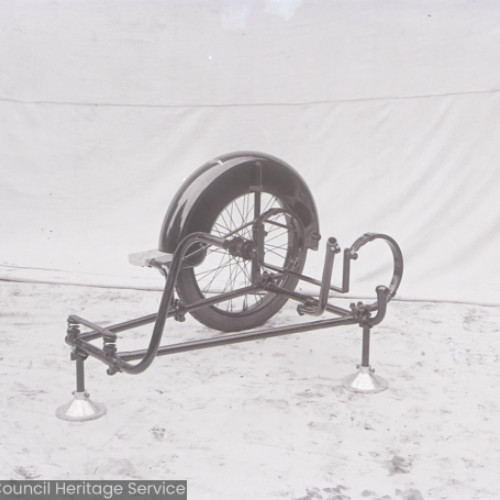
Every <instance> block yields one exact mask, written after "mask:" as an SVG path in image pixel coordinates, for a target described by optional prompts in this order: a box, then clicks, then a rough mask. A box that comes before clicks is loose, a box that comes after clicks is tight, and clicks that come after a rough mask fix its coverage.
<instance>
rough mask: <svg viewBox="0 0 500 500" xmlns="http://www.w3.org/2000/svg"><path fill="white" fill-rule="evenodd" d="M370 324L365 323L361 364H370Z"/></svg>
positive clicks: (365, 365) (366, 365)
mask: <svg viewBox="0 0 500 500" xmlns="http://www.w3.org/2000/svg"><path fill="white" fill-rule="evenodd" d="M370 330H371V326H370V325H363V342H362V347H361V366H363V367H369V366H370Z"/></svg>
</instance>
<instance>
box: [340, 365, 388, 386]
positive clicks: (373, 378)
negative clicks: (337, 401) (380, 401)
mask: <svg viewBox="0 0 500 500" xmlns="http://www.w3.org/2000/svg"><path fill="white" fill-rule="evenodd" d="M373 372H374V370H373V369H372V368H370V367H369V366H360V367H358V371H357V372H356V373H353V374H352V375H348V376H347V377H344V378H343V379H342V386H343V387H344V389H347V390H348V391H352V392H382V391H385V390H386V389H387V388H388V387H389V384H388V383H387V380H385V379H384V378H382V377H379V376H378V375H374V374H373Z"/></svg>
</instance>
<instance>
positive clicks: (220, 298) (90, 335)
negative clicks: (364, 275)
mask: <svg viewBox="0 0 500 500" xmlns="http://www.w3.org/2000/svg"><path fill="white" fill-rule="evenodd" d="M256 290H262V289H261V288H258V287H255V286H247V287H244V288H240V289H239V290H234V291H233V292H227V293H222V294H220V295H216V296H215V297H210V298H208V299H202V300H199V301H196V302H193V303H192V304H189V305H187V306H186V305H181V306H180V307H179V309H178V311H176V310H175V309H169V310H168V312H167V318H170V317H172V316H174V315H175V314H176V313H177V312H179V313H181V314H187V313H189V312H191V311H196V310H197V309H201V308H203V307H207V306H211V305H215V304H218V303H220V302H224V301H226V300H231V299H235V298H237V297H241V296H242V295H246V294H247V293H252V292H255V291H256ZM157 316H158V313H154V314H149V315H147V316H141V317H140V318H136V319H132V320H129V321H124V322H123V323H118V324H116V325H111V326H108V327H106V328H105V329H104V328H102V327H101V326H99V325H97V324H95V323H93V322H91V321H88V320H85V319H84V318H80V316H76V315H71V316H70V318H73V319H75V320H76V322H77V323H80V324H82V325H85V326H87V327H89V328H93V330H92V331H90V332H84V333H81V334H80V335H79V337H80V338H81V339H82V340H86V341H90V340H94V339H97V338H99V337H102V330H106V331H107V332H114V333H118V332H123V331H125V330H131V329H132V328H138V327H140V326H144V325H147V324H149V323H153V322H154V321H156V317H157ZM91 325H94V326H91ZM95 327H98V328H95Z"/></svg>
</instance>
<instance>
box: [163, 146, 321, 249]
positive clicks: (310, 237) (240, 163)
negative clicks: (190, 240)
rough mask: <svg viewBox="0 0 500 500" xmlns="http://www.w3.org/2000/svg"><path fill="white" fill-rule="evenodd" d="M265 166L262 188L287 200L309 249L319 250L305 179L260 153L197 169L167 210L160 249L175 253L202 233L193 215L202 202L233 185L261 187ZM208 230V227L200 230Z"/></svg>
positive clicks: (238, 155) (229, 157)
mask: <svg viewBox="0 0 500 500" xmlns="http://www.w3.org/2000/svg"><path fill="white" fill-rule="evenodd" d="M260 166H262V169H261V172H262V189H263V191H267V190H271V192H274V193H276V194H279V196H280V197H281V198H282V199H283V200H284V201H285V203H286V204H287V206H288V209H289V210H291V211H292V212H293V213H294V214H296V216H297V217H298V218H299V219H300V221H301V223H302V225H303V227H304V238H305V244H306V246H307V248H311V249H313V250H317V248H318V242H319V240H320V238H321V236H320V234H319V223H318V214H317V211H316V206H315V203H314V200H313V197H312V195H311V192H310V190H309V188H308V187H307V185H306V183H305V182H304V180H303V179H302V177H301V176H300V175H299V174H298V173H297V172H296V171H295V170H294V169H293V168H292V167H290V165H288V164H286V163H285V162H283V161H281V160H279V159H278V158H275V157H273V156H270V155H267V154H263V153H257V152H247V151H244V152H235V153H230V154H226V155H223V156H219V157H217V158H214V159H213V160H211V161H209V162H208V163H205V164H204V165H203V166H201V167H200V168H199V169H198V170H196V171H195V172H194V173H193V174H192V175H191V176H190V177H189V178H188V179H186V181H185V182H184V183H183V185H182V186H181V187H180V189H179V191H177V193H176V195H175V197H174V198H173V200H172V201H171V203H170V206H169V207H168V210H167V213H166V215H165V218H164V220H163V226H162V229H161V233H160V243H159V249H160V250H161V251H163V252H168V253H173V252H174V251H175V249H176V247H177V245H178V244H179V242H180V241H181V240H182V238H183V237H184V236H186V235H187V234H190V233H192V232H195V231H199V230H200V228H199V227H198V226H199V222H198V221H197V220H196V217H192V215H193V214H194V213H196V212H198V213H200V212H199V210H198V208H199V206H198V204H199V203H207V200H210V199H211V198H212V197H213V198H212V199H215V197H217V196H218V193H220V192H224V191H226V192H227V191H228V190H229V191H230V190H231V187H232V186H235V185H239V186H248V192H252V190H255V189H252V188H255V187H257V189H258V184H259V176H258V171H259V167H260ZM201 230H206V228H201Z"/></svg>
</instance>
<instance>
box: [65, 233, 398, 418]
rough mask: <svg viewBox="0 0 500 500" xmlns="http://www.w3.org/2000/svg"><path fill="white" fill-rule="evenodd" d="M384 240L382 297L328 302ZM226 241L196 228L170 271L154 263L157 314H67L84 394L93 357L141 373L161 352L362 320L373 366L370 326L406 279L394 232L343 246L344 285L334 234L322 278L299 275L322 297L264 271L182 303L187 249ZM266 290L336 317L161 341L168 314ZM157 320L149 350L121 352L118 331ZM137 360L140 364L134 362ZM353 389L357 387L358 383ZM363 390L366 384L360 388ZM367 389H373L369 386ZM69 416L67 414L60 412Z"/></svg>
mask: <svg viewBox="0 0 500 500" xmlns="http://www.w3.org/2000/svg"><path fill="white" fill-rule="evenodd" d="M376 239H382V240H384V241H386V243H388V245H389V247H390V249H391V251H392V255H393V274H392V279H391V282H390V285H389V287H386V286H378V287H377V288H376V295H377V300H376V301H375V302H373V303H372V304H368V305H367V304H364V303H363V302H358V303H357V304H354V303H353V304H351V305H350V309H345V308H342V307H339V306H336V305H333V304H331V303H330V302H329V301H328V295H329V292H330V291H331V290H333V291H336V292H339V293H347V292H348V291H349V281H350V266H351V261H352V260H354V259H356V258H357V257H358V251H359V249H360V248H361V247H362V246H364V245H365V244H367V243H368V242H370V241H373V240H376ZM225 243H226V240H225V239H223V238H219V237H216V236H213V235H210V234H206V233H192V234H189V235H187V236H186V237H184V239H183V240H182V241H181V243H180V244H179V245H178V246H177V249H176V250H175V252H174V254H173V257H172V260H171V263H170V265H169V269H168V272H167V271H166V270H165V268H164V266H163V265H161V264H155V262H154V261H153V262H152V264H151V265H152V266H153V267H157V268H158V269H160V270H161V271H162V272H163V273H164V275H165V276H166V282H165V287H164V290H163V294H162V298H161V302H160V306H159V310H158V312H157V313H155V314H150V315H147V316H142V317H139V318H136V319H133V320H130V321H126V322H123V323H118V324H115V325H112V326H107V327H106V328H104V327H102V326H99V325H98V324H96V323H94V322H92V321H89V320H87V319H84V318H81V317H80V316H77V315H70V316H69V317H68V329H67V335H66V339H65V340H66V343H67V344H68V345H70V346H71V347H72V359H73V360H76V361H77V363H76V377H77V390H76V394H80V395H81V394H85V395H86V392H85V383H84V371H83V369H84V367H83V361H84V360H85V359H86V358H87V357H88V356H92V357H94V358H96V359H98V360H100V361H102V362H103V363H105V364H106V365H108V370H107V373H108V374H109V375H113V374H115V373H117V372H124V373H129V374H138V373H141V372H143V371H144V370H146V369H147V368H148V367H149V366H150V365H151V363H152V362H153V360H154V359H155V357H156V356H164V355H167V354H175V353H181V352H187V351H192V350H197V349H204V348H208V347H215V346H221V345H226V344H235V343H240V342H247V341H251V340H257V339H263V338H268V337H277V336H281V335H289V334H293V333H300V332H307V331H312V330H319V329H324V328H329V327H335V326H341V325H354V324H359V326H360V327H361V328H362V329H363V346H362V360H361V365H360V367H361V368H360V369H364V372H368V371H369V334H370V330H371V328H372V327H373V326H374V325H376V324H378V323H380V322H381V321H382V320H383V319H384V316H385V313H386V309H387V303H388V302H389V301H390V300H391V299H392V298H393V297H394V295H395V294H396V291H397V289H398V287H399V284H400V282H401V277H402V273H403V258H402V254H401V250H400V248H399V246H398V244H397V243H396V242H395V241H394V240H393V239H392V238H391V237H389V236H387V235H385V234H378V233H367V234H365V235H363V236H361V237H360V238H358V239H357V240H356V241H355V242H354V244H353V245H352V246H351V247H350V248H347V249H345V250H344V261H343V276H342V287H335V286H332V285H331V275H332V269H333V261H334V256H335V254H337V253H340V248H339V246H338V245H337V242H336V240H335V239H334V238H329V239H328V241H327V248H326V253H325V263H324V270H323V275H322V280H321V281H317V280H314V279H312V278H309V277H307V276H303V275H299V274H295V276H296V277H298V278H299V279H300V280H303V281H306V282H308V283H313V284H316V285H318V286H320V292H319V298H315V297H313V296H310V295H305V294H302V293H298V292H295V291H290V290H286V289H284V288H282V287H280V286H278V285H276V284H275V283H274V282H273V279H272V276H271V275H269V274H267V273H263V274H262V275H261V278H260V280H258V281H257V282H256V283H255V284H254V285H251V286H247V287H244V288H241V289H239V290H233V291H231V292H229V293H222V294H220V295H217V296H215V297H210V298H206V299H203V300H199V301H197V302H195V303H192V304H183V303H182V302H180V301H179V300H176V299H174V287H175V282H176V280H177V276H178V274H179V271H180V270H181V267H182V264H183V260H184V257H185V256H186V252H187V251H188V249H189V248H190V247H191V246H192V245H193V244H202V245H214V246H218V247H221V248H224V245H225ZM261 265H262V268H268V269H271V270H275V271H280V272H285V273H286V272H288V271H286V270H284V269H279V268H276V267H274V266H271V265H266V264H265V263H262V264H261ZM257 290H265V291H268V292H272V293H276V294H284V295H286V296H288V297H289V298H290V299H292V300H295V301H297V302H299V303H300V304H299V306H298V307H297V311H298V313H299V314H301V315H304V314H311V315H319V314H321V313H323V312H324V311H326V312H328V313H331V314H333V315H334V316H335V317H333V318H329V319H323V320H316V321H311V322H303V323H297V324H293V325H286V326H282V327H274V328H266V329H261V330H257V331H246V332H241V333H234V334H224V335H219V336H216V337H212V338H206V339H200V340H194V341H189V342H182V343H177V344H170V345H160V344H161V339H162V336H163V332H164V329H165V323H166V320H167V318H169V317H174V318H175V319H176V320H178V321H183V320H184V317H185V315H186V314H187V313H189V312H191V311H194V310H196V309H199V308H202V307H207V306H209V305H214V304H217V303H220V302H224V301H226V300H229V299H231V298H236V297H238V296H242V295H244V294H246V293H248V292H251V291H257ZM150 323H154V327H153V332H152V335H151V339H150V342H149V346H148V348H147V349H141V350H136V351H123V352H118V350H117V346H116V342H117V333H119V332H123V331H126V330H130V329H133V328H137V327H139V326H143V325H146V324H150ZM81 326H84V327H86V328H88V329H89V330H88V331H85V332H80V327H81ZM98 338H102V339H103V347H102V348H100V347H97V346H96V345H94V344H92V343H91V342H92V341H93V340H96V339H98ZM132 361H137V363H131V362H132ZM352 390H358V389H356V388H353V389H352ZM360 390H361V389H360ZM365 391H373V390H372V389H365V390H363V392H365ZM61 418H64V417H61Z"/></svg>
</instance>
